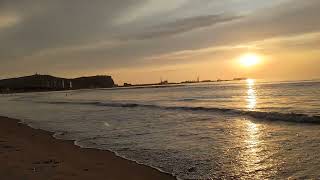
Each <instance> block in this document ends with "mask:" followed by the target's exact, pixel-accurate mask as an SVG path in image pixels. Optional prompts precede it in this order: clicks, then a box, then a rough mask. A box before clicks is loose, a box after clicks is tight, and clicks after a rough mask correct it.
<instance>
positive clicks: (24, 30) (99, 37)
mask: <svg viewBox="0 0 320 180" xmlns="http://www.w3.org/2000/svg"><path fill="white" fill-rule="evenodd" d="M319 9H320V1H318V0H308V1H301V0H269V1H265V0H255V1H252V0H237V1H234V0H225V1H220V0H202V1H193V0H175V1H158V0H135V1H132V0H123V1H118V0H108V1H95V0H93V1H90V3H88V1H84V0H79V1H77V3H75V2H74V1H73V2H71V1H49V0H41V1H40V0H35V2H34V3H33V4H31V3H26V2H22V1H9V0H2V1H0V42H1V43H0V61H1V66H0V72H1V73H0V78H7V77H15V76H21V75H29V74H34V73H36V72H38V73H41V74H52V75H56V76H62V77H75V76H83V75H96V74H111V75H112V76H113V77H114V79H115V80H116V82H117V83H119V84H121V83H123V82H129V83H149V82H158V81H159V80H160V78H162V79H168V80H169V81H171V82H172V81H184V80H195V79H196V78H197V77H198V76H199V77H200V79H202V80H204V79H217V78H221V79H230V78H234V77H250V78H259V79H266V80H294V79H319V78H320V71H319V69H320V68H319V67H320V48H319V47H320V21H319V19H318V18H319ZM246 54H254V55H255V56H256V57H257V58H258V59H259V62H258V63H257V64H255V65H252V66H250V67H246V66H243V64H241V63H240V60H239V59H241V57H243V56H244V55H246Z"/></svg>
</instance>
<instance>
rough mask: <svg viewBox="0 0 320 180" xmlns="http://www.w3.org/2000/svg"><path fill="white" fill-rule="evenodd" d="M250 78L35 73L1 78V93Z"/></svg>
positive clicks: (162, 85)
mask: <svg viewBox="0 0 320 180" xmlns="http://www.w3.org/2000/svg"><path fill="white" fill-rule="evenodd" d="M247 79H248V78H234V79H217V80H201V81H200V80H199V78H198V79H197V80H196V81H194V80H187V81H182V82H168V81H167V80H165V81H162V80H161V81H160V82H159V83H148V84H131V83H124V84H123V85H117V84H115V82H114V80H113V79H112V77H111V76H108V75H96V76H88V77H79V78H73V79H68V78H60V77H55V76H52V75H40V74H34V75H31V76H23V77H17V78H9V79H2V80H0V93H1V94H8V93H26V92H46V91H65V90H77V89H97V88H130V89H138V88H164V87H173V86H184V85H186V84H197V83H211V82H227V81H242V80H247Z"/></svg>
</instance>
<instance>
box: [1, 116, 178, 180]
mask: <svg viewBox="0 0 320 180" xmlns="http://www.w3.org/2000/svg"><path fill="white" fill-rule="evenodd" d="M18 122H19V121H18V120H15V119H9V118H6V117H0V162H1V163H0V179H11V180H21V179H26V180H29V179H30V180H31V179H32V180H36V179H57V180H61V179H68V180H69V179H77V180H79V179H92V180H93V179H95V180H96V179H97V180H98V179H115V180H116V179H136V180H143V179H152V180H157V179H161V180H165V179H175V178H174V177H172V176H170V175H168V174H165V173H161V172H159V171H157V170H155V169H153V168H150V167H147V166H144V165H139V164H137V163H135V162H132V161H129V160H125V159H123V158H120V157H118V156H116V155H115V154H114V153H112V152H109V151H102V150H96V149H82V148H80V147H78V146H75V145H74V144H73V142H72V141H63V140H57V139H54V138H53V137H52V133H49V132H46V131H42V130H35V129H32V128H30V127H28V126H26V125H24V124H21V123H18Z"/></svg>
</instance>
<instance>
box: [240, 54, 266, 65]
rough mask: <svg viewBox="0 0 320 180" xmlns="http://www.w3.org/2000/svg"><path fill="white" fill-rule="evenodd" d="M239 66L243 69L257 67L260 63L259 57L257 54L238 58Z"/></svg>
mask: <svg viewBox="0 0 320 180" xmlns="http://www.w3.org/2000/svg"><path fill="white" fill-rule="evenodd" d="M239 61H240V64H241V65H242V66H245V67H251V66H254V65H257V64H259V63H260V61H261V57H260V56H259V55H257V54H252V53H248V54H245V55H243V56H241V57H240V58H239Z"/></svg>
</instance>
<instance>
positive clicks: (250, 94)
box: [246, 79, 257, 111]
mask: <svg viewBox="0 0 320 180" xmlns="http://www.w3.org/2000/svg"><path fill="white" fill-rule="evenodd" d="M247 87H248V90H247V97H246V101H247V105H246V107H247V110H249V111H253V110H255V108H256V106H257V98H256V90H255V81H254V80H253V79H248V80H247Z"/></svg>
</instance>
